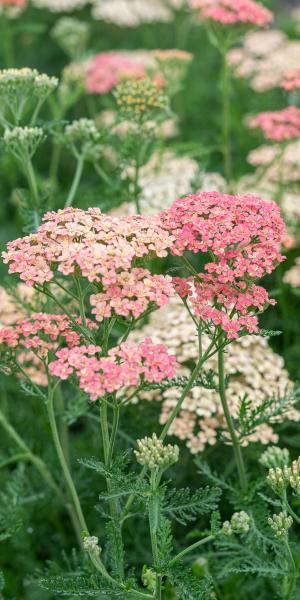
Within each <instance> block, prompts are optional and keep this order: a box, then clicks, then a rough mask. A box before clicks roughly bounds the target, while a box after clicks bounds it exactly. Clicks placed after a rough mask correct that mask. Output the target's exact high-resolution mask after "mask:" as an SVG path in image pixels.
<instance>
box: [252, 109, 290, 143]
mask: <svg viewBox="0 0 300 600" xmlns="http://www.w3.org/2000/svg"><path fill="white" fill-rule="evenodd" d="M249 126H250V127H251V128H252V129H254V128H256V127H257V128H259V129H261V130H262V132H263V134H264V137H265V139H266V140H272V141H273V142H284V141H286V140H292V139H294V138H298V137H300V108H296V106H288V107H287V108H284V109H282V110H275V111H268V112H262V113H259V114H258V115H256V116H255V117H253V118H252V119H250V121H249Z"/></svg>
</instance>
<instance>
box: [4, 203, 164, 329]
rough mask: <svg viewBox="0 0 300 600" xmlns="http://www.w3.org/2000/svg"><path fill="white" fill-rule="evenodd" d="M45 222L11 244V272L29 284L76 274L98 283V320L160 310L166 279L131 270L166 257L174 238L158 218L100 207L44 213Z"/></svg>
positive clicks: (7, 255) (95, 300)
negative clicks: (140, 262)
mask: <svg viewBox="0 0 300 600" xmlns="http://www.w3.org/2000/svg"><path fill="white" fill-rule="evenodd" d="M44 221H45V222H44V223H43V224H42V225H41V226H40V227H39V229H38V230H37V232H36V233H34V234H31V235H28V236H26V237H24V238H20V239H18V240H15V241H13V242H9V244H8V246H7V252H4V253H3V259H4V262H5V263H8V264H9V271H10V273H19V275H20V277H21V279H22V280H23V281H25V282H26V283H27V284H28V285H31V286H32V285H35V284H41V285H42V284H44V283H46V282H49V281H51V280H52V279H53V278H54V277H55V276H57V275H60V276H61V275H63V276H68V275H72V274H73V273H75V271H76V272H77V271H78V270H79V272H80V274H81V275H82V277H85V278H87V279H88V281H89V282H91V283H95V284H97V286H96V288H95V289H96V290H99V293H96V294H93V295H92V297H91V302H92V306H93V307H94V310H93V312H95V314H96V317H97V319H99V320H102V319H103V318H105V317H106V316H110V315H111V313H112V311H114V312H115V313H116V314H119V315H123V316H124V315H132V316H133V315H134V316H139V315H140V314H142V312H143V311H144V310H145V309H146V308H147V307H148V304H152V305H154V304H157V305H159V306H161V305H162V304H165V303H166V302H167V300H168V298H169V296H170V295H171V293H173V285H172V282H171V278H170V276H163V275H152V274H151V272H150V271H149V270H148V269H144V268H141V267H135V262H136V261H137V260H139V259H143V258H144V257H147V256H153V257H155V256H159V257H164V256H167V253H168V248H169V246H170V244H171V240H172V234H170V233H169V232H168V231H166V230H165V229H164V227H163V225H162V223H161V221H160V217H159V216H151V217H150V216H148V217H147V216H130V217H122V218H113V217H111V216H109V215H105V214H103V213H102V212H101V211H100V209H98V208H90V209H88V210H87V211H84V210H81V209H74V208H69V209H64V210H59V211H58V212H50V213H47V214H46V215H45V217H44ZM98 284H99V285H98Z"/></svg>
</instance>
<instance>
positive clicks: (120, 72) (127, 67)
mask: <svg viewBox="0 0 300 600" xmlns="http://www.w3.org/2000/svg"><path fill="white" fill-rule="evenodd" d="M85 73H86V75H85V84H86V89H87V91H88V93H89V94H107V93H108V92H110V91H111V90H112V89H113V88H114V87H115V86H116V85H117V84H118V83H119V82H120V81H121V80H122V79H124V78H128V77H129V78H133V79H136V78H140V77H144V76H145V75H146V73H145V68H144V65H143V64H142V63H141V62H138V61H137V60H134V59H133V58H130V57H129V56H128V53H126V52H101V53H100V54H96V56H94V57H93V58H91V59H90V60H89V61H88V63H87V65H86V69H85Z"/></svg>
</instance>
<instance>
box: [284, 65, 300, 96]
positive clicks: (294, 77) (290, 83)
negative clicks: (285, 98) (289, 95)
mask: <svg viewBox="0 0 300 600" xmlns="http://www.w3.org/2000/svg"><path fill="white" fill-rule="evenodd" d="M281 87H282V88H283V89H284V90H287V91H288V92H293V91H297V92H300V69H296V70H295V71H290V72H289V73H286V74H285V76H284V78H283V80H282V82H281Z"/></svg>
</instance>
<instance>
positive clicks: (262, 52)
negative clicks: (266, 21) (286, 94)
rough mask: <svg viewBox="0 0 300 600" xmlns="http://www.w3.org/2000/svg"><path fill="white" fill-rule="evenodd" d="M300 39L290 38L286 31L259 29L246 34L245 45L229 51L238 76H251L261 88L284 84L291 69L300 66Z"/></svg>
mask: <svg viewBox="0 0 300 600" xmlns="http://www.w3.org/2000/svg"><path fill="white" fill-rule="evenodd" d="M299 54H300V40H295V39H289V38H288V37H287V36H286V35H285V34H284V33H283V32H282V31H277V30H270V31H255V32H249V33H247V35H246V36H245V37H244V42H243V45H242V47H240V48H233V49H232V50H231V51H230V52H229V61H230V64H231V66H232V67H233V70H234V73H235V75H236V76H237V77H243V78H247V79H248V80H249V82H250V85H251V87H252V88H253V89H254V90H256V91H257V92H262V91H265V90H269V89H272V88H274V87H277V86H279V85H280V84H281V81H282V79H283V77H284V75H285V73H286V71H287V70H289V71H293V70H294V69H297V68H299Z"/></svg>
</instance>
